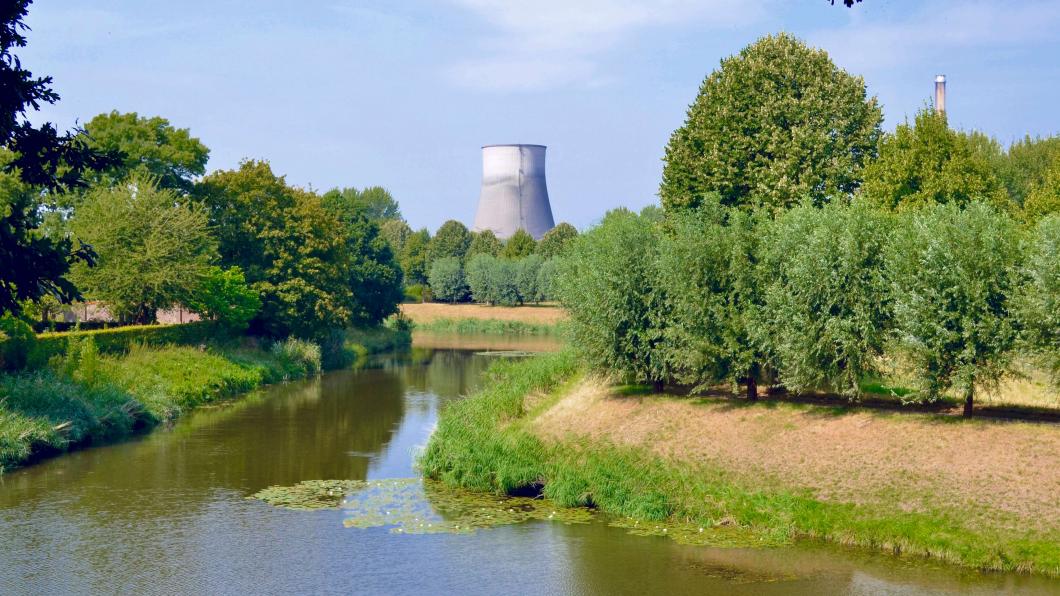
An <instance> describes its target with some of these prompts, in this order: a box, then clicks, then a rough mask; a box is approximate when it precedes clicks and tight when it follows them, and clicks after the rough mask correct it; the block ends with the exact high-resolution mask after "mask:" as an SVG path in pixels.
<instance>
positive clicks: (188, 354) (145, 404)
mask: <svg viewBox="0 0 1060 596" xmlns="http://www.w3.org/2000/svg"><path fill="white" fill-rule="evenodd" d="M408 335H409V334H408V332H407V331H395V330H390V329H387V328H382V327H381V328H379V329H371V330H365V331H351V332H348V333H347V334H346V336H345V337H346V340H345V345H346V347H347V348H349V349H350V350H353V351H354V353H355V355H354V358H360V357H361V356H362V355H367V354H370V353H375V352H378V351H382V350H388V349H393V348H394V347H395V346H399V345H402V344H405V343H407V339H408ZM359 341H360V342H363V343H357V342H359ZM84 342H85V340H84V339H83V338H79V339H78V340H76V341H75V342H73V343H72V344H71V345H72V346H73V347H72V349H71V352H72V353H73V354H74V356H73V357H71V356H67V357H66V358H65V359H64V360H63V361H61V362H60V361H56V362H54V363H53V367H52V368H48V369H43V370H39V371H26V372H21V373H18V374H12V375H0V473H2V472H3V471H5V470H10V469H11V468H13V467H16V466H18V465H22V464H24V463H27V462H29V461H32V460H33V459H35V458H37V457H39V456H45V455H51V454H54V453H56V452H62V451H66V450H68V449H71V448H74V447H78V446H82V445H89V444H96V443H102V442H107V441H112V440H116V439H120V438H122V437H126V436H128V435H130V434H132V433H133V432H136V431H138V430H145V429H149V428H152V427H154V426H157V425H158V424H160V423H162V422H165V421H168V420H172V419H174V418H176V417H178V416H180V415H181V414H183V413H185V412H188V411H190V410H192V409H194V408H196V407H199V406H202V405H205V404H209V403H212V402H216V401H218V400H221V399H225V398H230V397H233V396H235V395H238V394H241V393H245V392H247V391H250V390H252V389H254V388H256V387H260V386H261V385H264V384H268V383H275V382H278V381H285V380H290V379H297V378H302V377H305V376H310V375H313V374H317V373H319V372H320V370H321V354H320V348H319V347H318V346H317V345H315V344H312V343H309V342H303V341H298V340H287V341H285V342H280V343H276V344H274V345H272V346H270V347H269V349H263V348H262V347H259V346H258V345H257V343H256V342H253V341H249V340H246V341H243V342H242V343H240V342H236V341H225V342H222V343H219V344H206V345H197V346H188V345H164V346H148V345H144V344H133V345H132V346H131V347H129V349H128V351H127V352H125V353H117V354H105V355H100V354H99V351H98V349H96V348H95V344H94V343H92V344H91V345H89V346H88V347H87V348H86V345H87V344H85V343H84Z"/></svg>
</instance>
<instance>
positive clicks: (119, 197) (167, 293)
mask: <svg viewBox="0 0 1060 596" xmlns="http://www.w3.org/2000/svg"><path fill="white" fill-rule="evenodd" d="M70 227H71V230H72V231H73V233H74V234H76V235H77V236H78V237H79V238H83V239H85V240H86V241H87V242H88V243H89V244H91V245H92V246H93V248H94V249H95V250H96V252H97V253H98V255H99V258H98V262H97V263H96V264H95V266H94V267H89V266H87V265H86V264H84V263H79V264H77V265H75V266H74V269H73V271H72V277H73V279H74V281H75V282H76V283H77V284H78V286H80V287H81V288H82V289H83V290H84V291H85V292H86V293H87V294H88V295H89V296H90V297H91V298H94V299H97V300H102V301H103V302H105V303H106V304H107V306H108V308H110V309H111V312H112V313H113V314H115V315H116V316H118V317H119V318H121V319H124V320H131V321H135V322H139V323H149V322H152V321H153V320H154V319H155V313H156V312H157V311H158V309H160V308H166V307H169V306H172V305H173V304H176V303H178V302H185V301H187V300H188V299H189V298H190V297H191V296H192V295H193V294H194V293H195V292H196V291H197V290H198V289H199V287H200V285H201V284H202V281H203V279H204V278H205V277H206V274H207V272H208V268H209V266H210V264H211V262H212V261H213V260H214V259H215V258H216V256H217V242H216V240H215V239H214V237H213V235H212V234H211V233H210V229H209V221H208V215H207V212H206V210H205V209H204V208H203V207H202V206H201V205H199V204H198V203H195V202H191V201H188V200H182V199H181V197H180V196H179V195H177V194H176V193H175V192H174V191H172V190H169V189H164V188H159V187H158V186H157V181H156V180H155V179H154V178H151V177H148V176H146V175H139V174H138V175H134V176H133V177H131V178H129V179H128V180H127V181H126V182H124V183H122V184H121V185H118V186H113V187H99V188H96V189H93V190H92V191H90V192H89V193H88V194H87V195H86V196H85V198H84V200H83V201H82V202H81V205H80V206H79V207H78V210H77V212H76V214H75V216H74V218H73V219H72V221H71V222H70Z"/></svg>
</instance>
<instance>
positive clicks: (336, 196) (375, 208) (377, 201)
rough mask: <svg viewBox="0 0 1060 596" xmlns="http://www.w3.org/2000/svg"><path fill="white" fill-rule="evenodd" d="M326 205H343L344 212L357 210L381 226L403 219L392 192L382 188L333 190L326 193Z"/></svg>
mask: <svg viewBox="0 0 1060 596" xmlns="http://www.w3.org/2000/svg"><path fill="white" fill-rule="evenodd" d="M323 200H324V203H325V204H326V205H330V206H335V205H337V204H338V205H341V208H342V209H343V210H346V211H348V210H351V209H357V210H359V211H361V213H363V214H364V216H365V217H367V218H368V219H369V220H371V221H373V222H375V223H377V224H381V223H383V222H384V221H387V220H395V219H398V220H399V219H401V208H400V206H399V205H398V202H397V201H396V200H395V199H394V197H393V195H391V194H390V191H388V190H387V189H385V188H383V187H381V186H370V187H367V188H365V189H363V190H358V189H356V188H341V189H340V188H333V189H331V190H329V191H328V192H326V193H324V196H323Z"/></svg>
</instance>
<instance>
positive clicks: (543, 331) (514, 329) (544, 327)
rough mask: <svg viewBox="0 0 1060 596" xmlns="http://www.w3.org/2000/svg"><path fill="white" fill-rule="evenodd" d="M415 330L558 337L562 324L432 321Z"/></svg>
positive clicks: (485, 320) (492, 320) (461, 320)
mask: <svg viewBox="0 0 1060 596" xmlns="http://www.w3.org/2000/svg"><path fill="white" fill-rule="evenodd" d="M416 330H417V331H429V332H431V333H460V334H483V335H560V334H561V333H562V331H563V324H562V323H534V322H527V321H505V320H500V319H434V320H432V321H428V322H426V323H416Z"/></svg>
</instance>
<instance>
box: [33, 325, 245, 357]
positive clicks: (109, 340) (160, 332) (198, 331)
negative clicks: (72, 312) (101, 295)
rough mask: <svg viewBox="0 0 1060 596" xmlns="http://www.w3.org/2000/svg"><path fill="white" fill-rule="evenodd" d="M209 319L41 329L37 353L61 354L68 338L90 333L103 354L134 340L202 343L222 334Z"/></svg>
mask: <svg viewBox="0 0 1060 596" xmlns="http://www.w3.org/2000/svg"><path fill="white" fill-rule="evenodd" d="M223 333H224V331H223V330H222V329H220V328H219V327H218V326H217V325H216V324H215V323H214V322H212V321H199V322H196V323H183V324H180V325H131V326H128V327H112V328H110V329H94V330H92V331H66V332H62V333H42V334H40V335H38V336H37V350H38V352H39V354H38V356H39V357H41V358H43V359H44V360H47V359H49V358H51V357H52V356H55V355H58V354H64V353H65V352H66V346H67V343H68V342H69V340H70V339H71V338H85V337H91V338H92V339H93V340H94V341H95V343H96V347H97V348H98V349H99V351H100V353H102V354H118V353H122V352H127V351H128V350H129V346H131V345H133V344H143V345H148V346H161V345H189V344H197V343H203V342H205V341H207V340H209V339H212V338H216V337H217V336H218V335H220V334H223Z"/></svg>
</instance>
